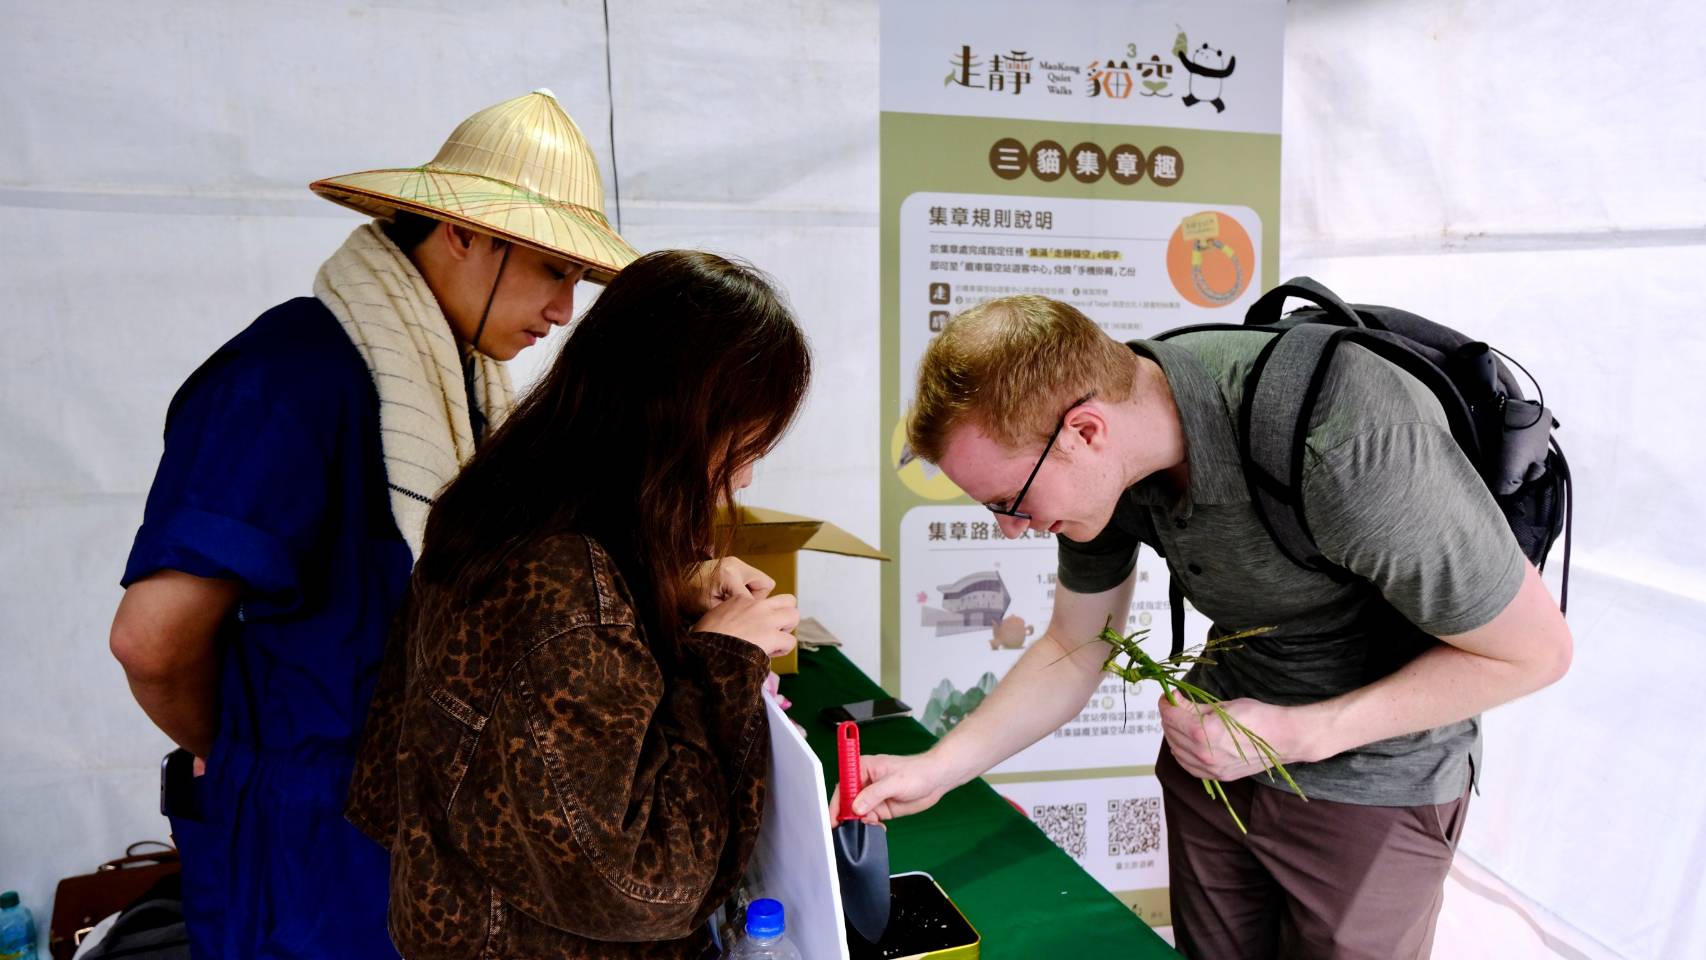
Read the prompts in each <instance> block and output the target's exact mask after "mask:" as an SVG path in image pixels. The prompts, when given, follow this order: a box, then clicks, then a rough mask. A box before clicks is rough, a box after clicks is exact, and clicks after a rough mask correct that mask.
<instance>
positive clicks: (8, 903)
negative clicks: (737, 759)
mask: <svg viewBox="0 0 1706 960" xmlns="http://www.w3.org/2000/svg"><path fill="white" fill-rule="evenodd" d="M17 905H18V891H16V890H8V891H6V892H5V893H0V910H10V909H12V908H13V907H15V906H17ZM776 909H777V911H778V913H777V914H776V916H777V917H781V915H782V914H781V913H780V912H779V911H780V910H781V909H782V905H781V904H777V905H776ZM776 922H777V923H781V922H782V921H781V920H780V919H778V920H777V921H776Z"/></svg>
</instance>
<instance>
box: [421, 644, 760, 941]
mask: <svg viewBox="0 0 1706 960" xmlns="http://www.w3.org/2000/svg"><path fill="white" fill-rule="evenodd" d="M669 646H670V647H671V648H672V649H671V650H670V651H669V653H668V654H667V655H666V657H665V659H664V660H663V662H662V663H660V660H659V658H658V656H657V655H655V654H654V651H653V649H652V647H651V645H650V644H648V643H647V642H646V639H645V637H644V635H643V634H642V632H641V630H640V629H639V627H637V626H635V625H634V624H632V623H595V624H584V625H579V626H574V627H571V628H569V629H566V630H563V631H561V632H558V633H555V634H553V635H549V636H546V637H545V638H544V639H542V640H540V641H538V642H537V643H535V644H533V645H532V646H531V648H530V649H527V650H525V651H524V652H523V653H522V656H521V657H520V659H519V660H518V662H517V664H516V666H515V668H514V670H513V672H512V674H511V676H510V678H509V682H508V683H507V684H505V686H504V688H503V690H502V692H501V693H500V695H499V697H498V699H497V701H496V702H495V703H494V709H493V713H492V716H491V718H490V721H489V723H488V725H487V729H486V730H485V731H484V733H483V734H482V736H481V743H480V746H479V748H478V749H477V751H476V755H475V757H474V761H473V763H472V764H471V765H470V769H469V771H468V779H467V780H466V781H465V782H464V784H463V786H462V788H461V791H460V794H459V798H458V800H457V805H458V806H459V807H463V809H462V810H460V811H457V812H456V813H455V814H453V815H452V816H451V818H450V822H451V825H452V831H453V832H454V833H455V834H457V835H456V836H455V837H454V841H455V842H456V843H457V845H458V846H459V847H460V848H461V850H462V851H463V852H464V853H465V854H466V855H467V856H468V857H469V858H470V859H471V860H472V861H473V862H474V863H475V864H476V866H477V867H479V869H480V870H481V872H482V873H483V874H484V875H485V877H486V878H487V882H488V883H489V884H490V885H491V886H492V887H493V888H494V891H495V892H496V893H498V894H499V895H501V896H502V897H503V898H504V899H505V900H507V901H508V902H510V903H511V904H514V905H515V906H516V907H518V908H519V909H521V910H523V911H525V912H527V913H529V914H531V915H532V916H533V917H535V918H536V919H538V920H540V921H542V922H544V923H546V924H549V925H551V926H553V927H557V928H560V929H563V930H566V931H568V932H570V933H573V934H576V935H578V936H583V937H588V938H592V939H600V940H613V941H642V940H662V939H673V938H677V937H682V936H686V935H687V934H689V933H691V932H692V931H693V930H694V929H695V928H696V927H697V926H699V925H700V924H702V923H704V921H705V919H706V918H707V917H708V916H709V915H710V913H711V912H712V911H713V910H714V909H715V907H716V905H717V904H718V903H719V902H721V900H722V899H723V898H725V897H726V896H727V895H728V894H729V892H730V891H732V889H733V887H734V885H735V883H737V882H738V880H739V876H740V873H741V871H742V870H743V869H744V867H745V864H746V859H747V856H748V855H749V854H750V853H751V850H752V846H753V842H754V840H755V839H756V836H757V831H758V821H759V818H760V817H761V815H762V812H763V781H762V778H763V776H764V773H765V769H766V766H767V762H768V750H769V738H768V728H767V725H766V720H765V714H764V709H763V703H762V700H761V694H760V691H761V690H762V688H763V683H764V678H765V675H766V672H767V670H768V668H769V660H768V658H766V657H765V656H764V654H763V651H761V650H759V649H758V648H757V647H755V646H753V645H752V644H749V643H746V642H744V641H741V640H739V639H736V638H734V637H729V636H724V635H721V634H711V633H697V634H692V635H689V636H687V637H685V638H683V639H682V640H680V641H679V642H678V643H675V644H670V645H669Z"/></svg>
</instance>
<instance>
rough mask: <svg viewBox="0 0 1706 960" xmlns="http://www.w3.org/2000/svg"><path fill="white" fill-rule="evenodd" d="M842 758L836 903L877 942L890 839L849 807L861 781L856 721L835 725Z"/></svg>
mask: <svg viewBox="0 0 1706 960" xmlns="http://www.w3.org/2000/svg"><path fill="white" fill-rule="evenodd" d="M835 741H836V748H837V751H838V753H839V755H840V758H841V791H840V792H841V811H840V812H839V813H837V814H836V816H835V830H834V834H833V836H834V841H835V869H836V872H837V873H838V874H840V876H841V903H842V907H843V909H844V910H846V912H847V920H848V922H849V923H851V924H852V925H853V929H854V930H857V931H858V932H859V935H860V936H862V937H864V938H865V939H866V940H869V941H870V942H872V943H876V942H877V941H879V940H881V939H882V937H883V931H884V930H887V929H888V926H889V838H888V831H887V830H886V829H884V828H883V827H882V826H881V825H880V824H870V823H866V822H865V821H863V820H861V819H860V818H859V815H858V814H856V813H854V812H853V798H854V797H857V796H858V795H859V788H860V786H861V785H862V783H861V780H860V772H859V726H858V724H855V723H853V722H852V721H846V722H843V723H841V724H839V725H838V726H837V727H836V728H835Z"/></svg>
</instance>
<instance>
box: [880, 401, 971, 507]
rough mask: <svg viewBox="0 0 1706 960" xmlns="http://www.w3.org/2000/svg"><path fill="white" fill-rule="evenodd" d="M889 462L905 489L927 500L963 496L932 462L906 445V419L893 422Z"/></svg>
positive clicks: (950, 498) (953, 498) (952, 498)
mask: <svg viewBox="0 0 1706 960" xmlns="http://www.w3.org/2000/svg"><path fill="white" fill-rule="evenodd" d="M889 464H890V465H891V466H893V467H894V470H895V473H898V474H900V482H901V483H904V484H906V489H908V490H911V491H912V492H913V493H916V494H918V495H919V496H921V497H924V498H925V499H927V500H955V499H958V498H960V497H963V496H965V494H964V493H962V492H960V488H959V487H956V486H954V481H952V480H949V479H948V475H947V474H945V473H943V472H942V471H941V469H939V468H938V467H937V466H936V465H935V464H933V463H925V462H924V461H923V460H920V459H918V458H917V457H915V456H913V455H912V448H910V447H908V446H907V445H906V421H905V420H902V421H901V422H899V423H897V424H895V426H894V439H893V440H891V441H890V442H889Z"/></svg>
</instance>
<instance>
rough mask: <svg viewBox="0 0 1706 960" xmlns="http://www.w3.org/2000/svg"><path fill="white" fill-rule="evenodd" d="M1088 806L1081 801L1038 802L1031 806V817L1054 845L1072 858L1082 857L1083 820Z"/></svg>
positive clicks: (1087, 811) (1087, 812) (1078, 858)
mask: <svg viewBox="0 0 1706 960" xmlns="http://www.w3.org/2000/svg"><path fill="white" fill-rule="evenodd" d="M1088 814H1089V808H1088V806H1087V805H1085V804H1082V803H1039V804H1037V805H1036V806H1034V807H1032V808H1031V819H1032V820H1034V821H1036V824H1037V826H1038V827H1040V828H1041V829H1042V831H1043V833H1045V834H1047V835H1048V838H1049V839H1050V840H1053V841H1054V845H1055V846H1057V847H1059V848H1060V849H1062V850H1065V851H1066V852H1067V853H1069V854H1071V855H1072V857H1073V858H1074V859H1077V860H1082V859H1084V821H1085V820H1087V819H1088Z"/></svg>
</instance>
